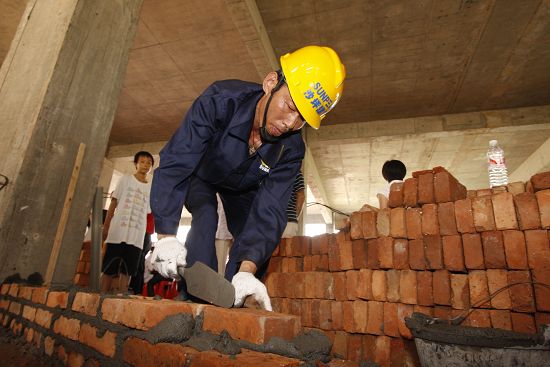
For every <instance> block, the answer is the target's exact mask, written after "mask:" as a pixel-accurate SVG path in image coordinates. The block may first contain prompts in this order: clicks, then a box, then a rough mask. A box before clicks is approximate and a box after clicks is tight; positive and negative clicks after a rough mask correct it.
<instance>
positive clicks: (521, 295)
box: [266, 167, 550, 366]
mask: <svg viewBox="0 0 550 367" xmlns="http://www.w3.org/2000/svg"><path fill="white" fill-rule="evenodd" d="M389 205H390V208H389V209H383V210H380V211H379V212H373V211H370V212H355V213H353V214H352V216H351V221H350V222H351V226H350V229H349V231H341V232H339V233H338V234H337V235H322V236H318V237H314V238H311V239H310V238H308V237H295V238H293V239H290V240H283V241H282V242H281V244H280V246H279V247H278V248H277V250H276V251H275V253H274V256H273V258H272V260H271V263H270V269H269V274H268V276H267V278H266V285H267V288H268V291H269V294H270V295H271V297H273V298H272V302H273V305H274V309H275V310H276V311H279V312H282V313H289V314H293V315H298V316H300V317H301V320H302V325H303V326H306V327H312V328H318V329H321V330H324V331H325V332H326V333H327V334H328V335H329V336H330V337H331V338H332V339H333V340H334V345H333V353H335V354H336V355H340V356H342V357H343V358H345V359H350V360H360V359H366V360H373V361H375V362H377V363H379V364H380V365H381V366H403V365H408V366H410V365H419V364H418V361H417V356H416V352H415V348H414V345H413V344H412V342H411V341H410V339H411V338H412V335H411V332H410V330H409V329H408V328H407V327H406V325H405V322H404V318H405V317H407V316H409V315H411V314H412V313H413V312H422V313H425V314H428V315H432V316H435V317H440V318H445V319H449V318H453V317H457V316H464V317H465V320H464V322H463V323H462V325H468V326H474V327H493V328H500V329H506V330H514V331H517V332H524V333H535V332H536V330H537V326H539V325H541V324H547V323H550V289H548V288H545V287H541V286H533V285H532V284H530V282H531V281H534V282H540V283H545V284H550V244H549V233H548V229H549V228H550V172H549V173H544V174H539V175H536V176H533V178H532V179H531V181H530V182H529V183H528V184H527V185H524V184H523V183H512V184H510V185H508V186H507V187H499V188H495V189H493V190H491V189H485V190H478V191H466V188H465V187H464V186H463V185H461V184H460V183H459V182H458V181H457V180H456V179H455V178H454V177H453V176H452V175H451V174H450V173H449V172H447V171H446V170H445V169H443V168H441V167H437V168H435V169H433V170H430V171H421V172H415V173H414V174H413V177H412V178H409V179H407V180H406V181H405V182H404V183H403V184H401V185H393V186H392V190H391V192H390V197H389ZM516 283H521V284H517V285H514V284H516ZM505 286H511V288H509V289H505V290H504V291H502V292H501V293H499V294H498V295H496V296H495V297H494V298H492V299H490V300H489V295H490V294H491V293H493V292H495V291H497V290H499V289H500V288H502V287H505ZM470 309H471V312H468V311H469V310H470Z"/></svg>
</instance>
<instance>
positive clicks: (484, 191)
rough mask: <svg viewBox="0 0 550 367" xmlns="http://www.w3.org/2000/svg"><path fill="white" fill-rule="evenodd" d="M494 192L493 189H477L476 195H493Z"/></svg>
mask: <svg viewBox="0 0 550 367" xmlns="http://www.w3.org/2000/svg"><path fill="white" fill-rule="evenodd" d="M492 194H493V190H491V189H481V190H477V191H476V196H491V195H492Z"/></svg>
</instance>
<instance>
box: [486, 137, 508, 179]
mask: <svg viewBox="0 0 550 367" xmlns="http://www.w3.org/2000/svg"><path fill="white" fill-rule="evenodd" d="M487 169H488V171H489V187H495V186H502V185H507V184H508V171H507V170H506V162H505V161H504V151H503V150H502V148H501V147H499V146H498V141H496V140H491V141H489V150H487Z"/></svg>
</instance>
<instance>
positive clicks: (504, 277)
mask: <svg viewBox="0 0 550 367" xmlns="http://www.w3.org/2000/svg"><path fill="white" fill-rule="evenodd" d="M487 284H488V286H489V293H490V294H492V295H493V298H492V299H491V306H492V307H493V308H497V309H504V310H509V309H510V308H512V301H511V299H510V292H509V290H508V289H504V287H506V286H507V285H508V272H507V271H506V270H502V269H489V270H487ZM497 291H499V293H498V294H497V293H496V292H497Z"/></svg>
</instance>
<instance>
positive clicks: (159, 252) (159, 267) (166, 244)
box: [151, 237, 187, 279]
mask: <svg viewBox="0 0 550 367" xmlns="http://www.w3.org/2000/svg"><path fill="white" fill-rule="evenodd" d="M186 257H187V249H186V248H185V246H184V245H183V243H181V242H180V241H178V239H177V238H176V237H164V238H163V239H161V240H159V241H158V242H157V243H156V244H155V249H154V250H153V253H152V254H151V265H152V267H153V269H154V270H156V271H157V272H158V273H159V274H160V275H162V276H163V277H164V278H172V279H179V278H180V276H179V274H178V267H184V266H185V265H186V264H187V263H186V261H185V258H186Z"/></svg>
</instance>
